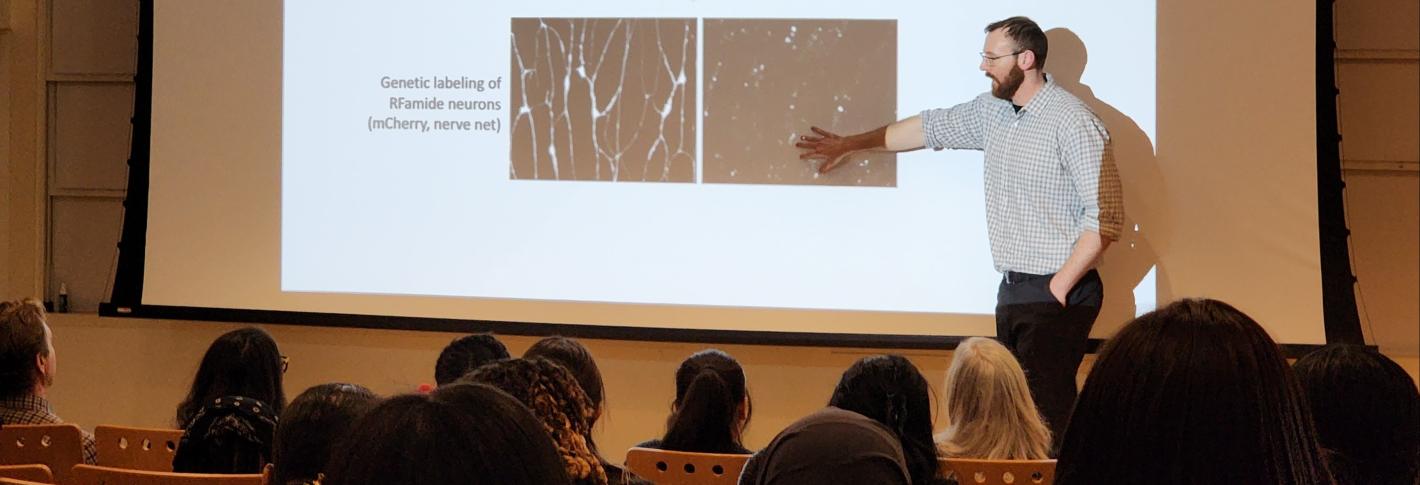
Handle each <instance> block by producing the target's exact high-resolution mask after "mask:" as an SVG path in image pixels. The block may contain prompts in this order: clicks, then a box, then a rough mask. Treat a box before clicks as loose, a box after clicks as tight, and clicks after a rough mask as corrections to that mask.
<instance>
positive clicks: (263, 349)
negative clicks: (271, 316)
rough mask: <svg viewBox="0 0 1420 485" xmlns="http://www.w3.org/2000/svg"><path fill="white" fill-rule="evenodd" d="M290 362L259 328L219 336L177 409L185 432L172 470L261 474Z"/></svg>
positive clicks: (268, 458) (283, 404)
mask: <svg viewBox="0 0 1420 485" xmlns="http://www.w3.org/2000/svg"><path fill="white" fill-rule="evenodd" d="M290 362H291V361H290V359H289V358H287V357H286V356H284V355H281V352H280V350H279V349H278V348H277V347H276V340H275V339H272V338H271V334H268V333H266V331H265V330H262V329H260V328H256V327H246V328H240V329H237V330H233V331H231V332H227V333H226V334H223V335H222V336H220V337H217V340H215V341H213V342H212V345H211V346H210V347H208V348H207V353H206V354H204V355H203V356H202V363H200V364H198V366H197V373H196V374H195V375H194V376H193V378H192V387H191V390H190V391H189V392H188V395H187V398H186V399H184V400H183V402H182V403H181V404H179V405H178V408H177V425H178V427H179V428H182V429H183V430H184V432H183V436H182V442H181V443H179V444H178V449H177V453H176V454H174V455H173V471H175V472H185V473H261V470H262V468H263V467H265V466H266V464H267V463H270V462H271V448H272V440H273V438H274V434H275V432H276V421H277V419H278V418H279V416H280V415H281V412H282V410H283V409H284V408H285V407H286V393H285V391H283V390H282V380H283V378H282V375H283V374H285V373H286V369H287V368H288V367H289V366H290Z"/></svg>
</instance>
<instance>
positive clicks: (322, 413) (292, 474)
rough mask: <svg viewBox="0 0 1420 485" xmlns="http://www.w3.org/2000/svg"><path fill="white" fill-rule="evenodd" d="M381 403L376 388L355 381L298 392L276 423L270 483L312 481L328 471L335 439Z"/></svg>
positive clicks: (323, 385)
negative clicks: (357, 383) (373, 389)
mask: <svg viewBox="0 0 1420 485" xmlns="http://www.w3.org/2000/svg"><path fill="white" fill-rule="evenodd" d="M378 403H379V397H378V396H376V395H375V393H374V392H371V391H370V390H369V389H366V388H365V387H364V386H360V385H356V384H340V383H331V384H321V385H318V386H315V387H312V388H310V389H306V391H305V392H302V393H301V394H300V395H298V396H296V398H295V399H292V400H291V405H290V406H287V407H286V411H285V412H283V413H282V414H281V421H280V422H279V423H277V425H276V438H275V439H274V440H273V441H272V447H271V462H272V464H274V465H275V466H274V467H273V470H272V473H271V483H272V484H274V485H285V484H288V483H309V482H313V481H314V480H315V479H316V478H317V477H318V476H320V474H321V473H324V472H325V468H326V463H327V462H328V461H329V460H330V452H331V447H332V446H334V445H335V442H336V441H338V440H340V438H342V437H344V436H345V435H346V434H347V433H349V432H350V427H351V425H352V424H354V423H355V420H356V419H359V418H360V416H363V415H364V414H365V412H367V411H369V410H370V408H373V407H375V405H376V404H378Z"/></svg>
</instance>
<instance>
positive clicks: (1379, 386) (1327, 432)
mask: <svg viewBox="0 0 1420 485" xmlns="http://www.w3.org/2000/svg"><path fill="white" fill-rule="evenodd" d="M1293 369H1294V371H1295V372H1296V374H1297V379H1298V380H1299V381H1300V382H1301V385H1302V392H1303V393H1304V394H1305V395H1306V398H1307V402H1308V403H1310V405H1311V406H1310V407H1311V412H1312V418H1313V419H1314V421H1315V423H1316V431H1317V439H1318V441H1319V442H1320V444H1321V447H1322V450H1323V452H1324V453H1325V456H1326V458H1327V463H1328V466H1329V468H1330V469H1331V473H1332V476H1333V477H1335V478H1336V483H1337V484H1338V485H1362V484H1365V485H1415V484H1420V392H1417V391H1416V388H1415V381H1413V380H1411V379H1410V375H1409V374H1406V373H1405V369H1402V368H1401V367H1400V365H1398V364H1396V363H1395V362H1394V361H1391V360H1390V359H1388V358H1386V357H1385V356H1384V355H1381V354H1380V352H1376V351H1375V350H1371V349H1367V348H1365V347H1362V346H1359V345H1340V344H1338V345H1328V346H1326V347H1325V348H1322V349H1321V350H1317V351H1315V352H1312V353H1310V354H1307V355H1306V356H1304V357H1302V358H1301V359H1298V360H1297V363H1296V365H1295V366H1293Z"/></svg>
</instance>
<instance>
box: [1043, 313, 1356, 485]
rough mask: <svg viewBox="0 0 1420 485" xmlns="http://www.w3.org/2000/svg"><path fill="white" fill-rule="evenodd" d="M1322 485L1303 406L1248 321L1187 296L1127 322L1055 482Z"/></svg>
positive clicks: (1069, 436) (1102, 363)
mask: <svg viewBox="0 0 1420 485" xmlns="http://www.w3.org/2000/svg"><path fill="white" fill-rule="evenodd" d="M1199 481H1204V482H1209V483H1246V484H1252V485H1266V484H1278V485H1281V484H1288V485H1314V484H1329V483H1331V479H1330V477H1329V476H1328V474H1327V471H1326V467H1325V464H1324V463H1323V462H1322V457H1321V453H1320V451H1319V449H1318V447H1317V442H1316V433H1315V432H1314V431H1313V428H1312V421H1311V416H1310V414H1309V413H1308V412H1307V405H1306V402H1305V401H1303V399H1302V397H1301V389H1300V388H1299V387H1298V385H1297V380H1296V378H1295V377H1294V376H1293V375H1292V370H1291V369H1290V368H1289V367H1288V366H1287V362H1286V360H1284V359H1283V357H1282V353H1281V351H1280V350H1279V349H1278V348H1277V344H1276V343H1274V342H1273V341H1272V339H1271V338H1270V337H1268V336H1267V332H1266V331H1265V330H1263V328H1262V327H1261V326H1260V325H1258V324H1257V322H1255V321H1253V320H1252V319H1251V318H1249V317H1248V316H1247V315H1245V314H1243V313H1242V312H1240V311H1238V310H1237V309H1236V308H1233V307H1232V306H1229V305H1228V304H1226V303H1223V302H1220V301H1215V300H1202V299H1198V300H1195V299H1188V300H1181V301H1178V302H1175V303H1173V304H1170V305H1168V306H1166V307H1164V308H1161V309H1158V310H1155V311H1153V312H1150V313H1147V314H1145V315H1143V316H1141V317H1139V318H1137V319H1135V320H1134V321H1133V322H1131V323H1129V324H1128V325H1126V326H1125V327H1124V328H1123V329H1121V330H1120V331H1119V333H1118V334H1116V335H1115V336H1114V338H1113V339H1111V340H1110V341H1109V343H1107V344H1106V345H1105V347H1104V349H1103V350H1102V351H1101V352H1100V356H1099V359H1098V360H1097V361H1096V362H1095V365H1094V368H1093V369H1092V370H1091V371H1090V375H1089V378H1088V380H1086V381H1085V387H1084V390H1083V391H1082V392H1081V394H1080V399H1079V401H1078V402H1076V404H1075V412H1074V415H1073V416H1072V417H1071V419H1070V424H1069V427H1068V429H1067V430H1066V431H1065V436H1064V443H1063V444H1062V445H1061V450H1060V459H1059V466H1058V468H1057V470H1056V478H1055V482H1056V483H1057V484H1060V485H1075V484H1099V483H1162V484H1184V483H1197V482H1199Z"/></svg>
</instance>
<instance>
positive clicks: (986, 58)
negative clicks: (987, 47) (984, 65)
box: [979, 49, 1025, 62]
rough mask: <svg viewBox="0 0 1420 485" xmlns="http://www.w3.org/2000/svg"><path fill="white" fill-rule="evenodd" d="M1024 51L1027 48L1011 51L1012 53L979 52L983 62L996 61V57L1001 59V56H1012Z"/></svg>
mask: <svg viewBox="0 0 1420 485" xmlns="http://www.w3.org/2000/svg"><path fill="white" fill-rule="evenodd" d="M1022 52H1025V50H1024V49H1022V50H1018V51H1015V52H1012V53H1010V54H1001V55H999V56H993V55H991V54H987V53H985V52H980V53H979V54H981V61H982V62H996V59H1000V58H1002V57H1011V56H1014V55H1017V54H1020V53H1022Z"/></svg>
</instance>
